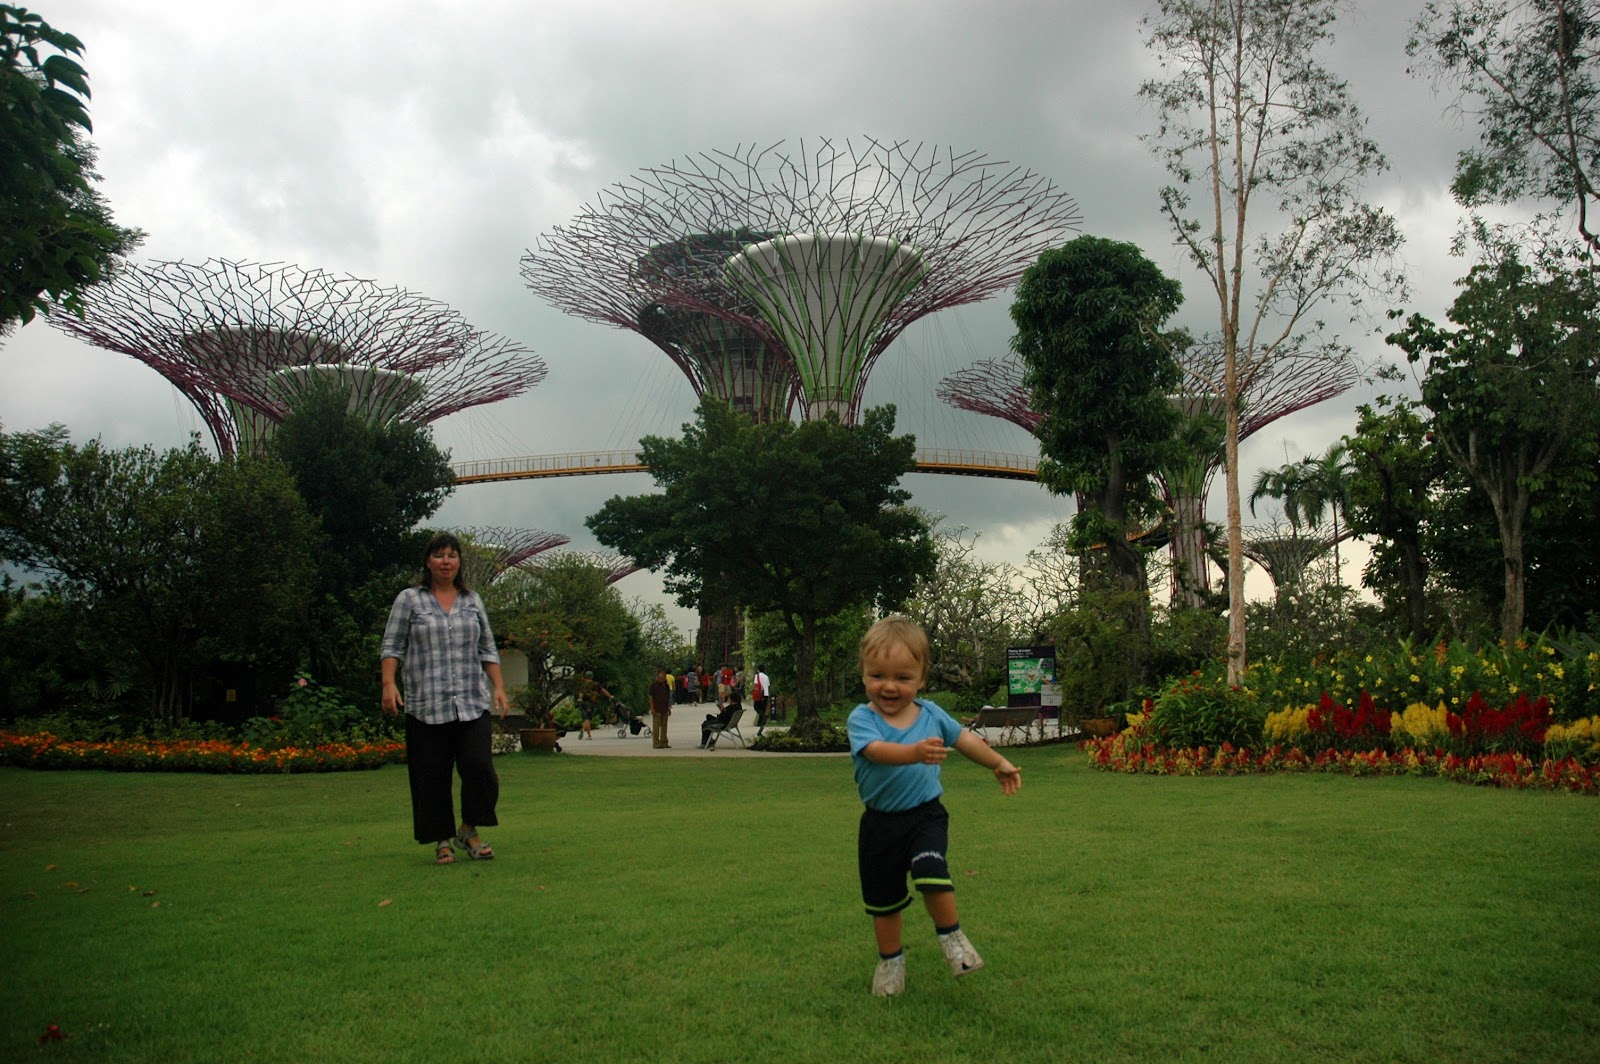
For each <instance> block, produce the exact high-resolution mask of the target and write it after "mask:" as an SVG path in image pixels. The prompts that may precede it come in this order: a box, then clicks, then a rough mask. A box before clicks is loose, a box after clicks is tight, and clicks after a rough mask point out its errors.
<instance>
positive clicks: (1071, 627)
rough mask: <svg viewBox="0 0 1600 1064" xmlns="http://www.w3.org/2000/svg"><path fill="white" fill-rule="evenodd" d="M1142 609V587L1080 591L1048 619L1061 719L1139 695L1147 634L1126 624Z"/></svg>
mask: <svg viewBox="0 0 1600 1064" xmlns="http://www.w3.org/2000/svg"><path fill="white" fill-rule="evenodd" d="M1148 608H1149V606H1148V598H1147V596H1146V595H1145V593H1144V592H1142V591H1123V592H1115V593H1105V592H1086V593H1085V594H1084V595H1083V596H1082V597H1081V598H1080V600H1079V602H1078V604H1077V605H1076V606H1074V607H1073V608H1072V609H1069V610H1066V611H1064V612H1062V613H1060V614H1058V615H1057V616H1056V617H1055V618H1054V619H1052V620H1051V621H1050V625H1049V635H1050V639H1051V641H1052V642H1054V643H1055V646H1056V680H1057V682H1058V683H1059V684H1060V685H1061V714H1062V720H1063V721H1066V722H1071V721H1073V720H1076V719H1078V718H1079V717H1093V716H1098V715H1099V713H1100V710H1101V709H1102V707H1104V706H1105V705H1107V704H1108V703H1111V702H1121V701H1124V700H1126V699H1129V698H1133V697H1135V696H1136V695H1138V694H1140V693H1141V691H1142V690H1143V687H1144V684H1145V682H1146V680H1147V677H1146V675H1145V671H1144V669H1145V663H1146V655H1147V652H1148V643H1147V640H1148V636H1147V635H1146V634H1145V633H1141V632H1139V631H1138V630H1137V629H1135V628H1132V627H1131V626H1130V625H1129V622H1128V618H1129V615H1130V613H1132V612H1134V611H1137V610H1148Z"/></svg>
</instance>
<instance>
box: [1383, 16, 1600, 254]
mask: <svg viewBox="0 0 1600 1064" xmlns="http://www.w3.org/2000/svg"><path fill="white" fill-rule="evenodd" d="M1596 40H1600V4H1597V3H1596V2H1595V0H1446V2H1442V3H1428V4H1426V5H1424V8H1423V13H1422V15H1420V16H1419V17H1418V18H1417V20H1416V22H1415V23H1414V24H1413V26H1412V33H1411V38H1410V40H1409V41H1408V42H1407V43H1406V54H1407V55H1409V56H1412V57H1413V58H1420V59H1421V64H1420V65H1421V67H1422V69H1425V70H1429V71H1431V72H1432V73H1433V75H1434V77H1435V80H1437V81H1445V82H1448V83H1450V84H1453V85H1454V86H1455V87H1456V88H1457V89H1458V90H1459V92H1460V93H1461V95H1462V96H1463V97H1465V98H1466V99H1467V100H1469V101H1471V102H1470V103H1469V104H1467V105H1466V107H1465V108H1464V109H1466V110H1468V111H1469V112H1470V113H1472V114H1474V115H1476V116H1477V119H1478V127H1479V139H1480V141H1481V145H1482V146H1481V147H1479V148H1477V149H1474V150H1469V151H1464V152H1462V153H1461V154H1460V155H1459V156H1458V157H1457V159H1456V173H1455V179H1454V181H1452V183H1451V186H1450V188H1451V191H1452V192H1453V193H1454V194H1455V197H1456V199H1457V200H1459V201H1460V202H1461V203H1462V204H1463V205H1464V206H1467V207H1480V206H1484V205H1486V204H1491V203H1511V202H1514V201H1516V200H1519V199H1521V198H1523V197H1525V196H1532V197H1538V198H1544V199H1552V200H1555V201H1556V202H1557V203H1559V204H1562V205H1564V206H1570V207H1571V208H1572V210H1573V213H1574V215H1575V221H1576V225H1577V229H1578V235H1579V238H1580V239H1581V240H1582V241H1583V243H1584V245H1585V246H1586V247H1587V248H1588V251H1589V255H1590V256H1591V257H1597V256H1600V224H1597V221H1596V212H1597V210H1600V185H1597V181H1600V77H1597V75H1596V50H1595V42H1596Z"/></svg>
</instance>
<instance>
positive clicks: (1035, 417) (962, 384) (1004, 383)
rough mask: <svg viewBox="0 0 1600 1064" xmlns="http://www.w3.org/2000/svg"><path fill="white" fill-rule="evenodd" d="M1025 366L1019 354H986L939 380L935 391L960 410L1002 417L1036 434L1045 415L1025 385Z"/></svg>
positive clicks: (943, 399) (942, 398)
mask: <svg viewBox="0 0 1600 1064" xmlns="http://www.w3.org/2000/svg"><path fill="white" fill-rule="evenodd" d="M1022 368H1023V367H1022V360H1021V359H1019V358H1018V357H1017V356H1016V355H1006V356H1005V357H1004V358H986V359H983V360H982V361H979V362H974V363H973V364H972V365H971V366H969V367H967V368H966V369H963V370H957V371H956V372H955V373H952V374H950V376H948V377H946V378H945V379H944V380H942V381H940V382H939V388H938V391H937V392H936V393H935V394H937V395H938V397H939V398H940V400H942V401H943V402H945V403H947V404H949V405H950V406H953V407H955V408H956V409H957V410H966V411H969V412H970V413H974V414H986V415H988V416H989V417H997V418H1001V419H1003V420H1006V421H1009V422H1011V423H1012V424H1013V425H1015V426H1017V427H1018V428H1020V429H1023V430H1025V431H1027V432H1028V433H1030V434H1033V433H1036V432H1037V431H1038V428H1039V422H1041V421H1043V420H1044V415H1043V414H1041V413H1039V412H1038V411H1037V410H1035V409H1034V408H1033V402H1032V399H1031V398H1030V397H1029V395H1028V389H1026V388H1024V387H1023V386H1022Z"/></svg>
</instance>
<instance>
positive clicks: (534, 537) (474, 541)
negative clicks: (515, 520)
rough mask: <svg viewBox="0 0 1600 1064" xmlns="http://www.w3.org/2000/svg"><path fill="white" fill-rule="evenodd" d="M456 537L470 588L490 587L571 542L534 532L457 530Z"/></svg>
mask: <svg viewBox="0 0 1600 1064" xmlns="http://www.w3.org/2000/svg"><path fill="white" fill-rule="evenodd" d="M455 534H456V537H457V538H458V539H460V540H461V546H462V548H463V549H462V552H461V578H462V579H463V580H465V581H466V583H467V586H468V587H487V586H488V585H490V584H492V583H494V582H495V581H496V580H498V579H499V578H500V577H501V575H502V574H504V573H506V572H507V571H509V570H511V569H514V568H516V567H517V566H519V565H521V564H523V563H524V562H526V561H527V560H528V559H530V558H532V557H534V556H535V555H537V554H542V553H543V552H545V551H547V550H552V549H554V548H556V547H564V546H566V545H567V544H568V543H570V542H572V539H571V537H570V536H563V535H560V534H558V533H555V532H540V531H539V530H538V529H533V528H458V529H456V530H455Z"/></svg>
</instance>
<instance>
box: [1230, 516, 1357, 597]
mask: <svg viewBox="0 0 1600 1064" xmlns="http://www.w3.org/2000/svg"><path fill="white" fill-rule="evenodd" d="M1346 538H1348V536H1347V535H1343V534H1335V533H1332V532H1330V531H1329V530H1328V529H1326V528H1324V527H1322V526H1321V525H1306V526H1301V525H1296V524H1292V523H1291V524H1290V525H1289V526H1288V527H1287V528H1285V527H1284V526H1283V525H1282V524H1280V523H1278V522H1273V523H1272V524H1270V525H1265V526H1262V527H1260V528H1250V529H1246V530H1245V536H1244V545H1243V546H1244V553H1245V557H1247V558H1249V559H1250V560H1251V561H1253V562H1255V563H1257V564H1258V565H1260V566H1261V567H1262V568H1263V569H1265V570H1266V571H1267V575H1268V576H1270V577H1271V578H1272V586H1273V590H1274V594H1275V596H1276V597H1277V598H1278V599H1279V600H1280V601H1281V600H1282V599H1283V598H1284V596H1286V595H1288V594H1289V593H1290V592H1292V591H1294V590H1295V589H1296V588H1298V587H1301V586H1302V585H1303V584H1304V583H1305V576H1306V572H1307V570H1309V569H1310V568H1311V564H1312V563H1313V562H1315V561H1316V560H1317V559H1318V558H1320V557H1322V556H1323V555H1324V554H1327V553H1328V551H1329V550H1331V549H1333V547H1335V546H1336V545H1338V543H1339V542H1340V541H1341V540H1343V539H1346Z"/></svg>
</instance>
